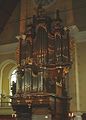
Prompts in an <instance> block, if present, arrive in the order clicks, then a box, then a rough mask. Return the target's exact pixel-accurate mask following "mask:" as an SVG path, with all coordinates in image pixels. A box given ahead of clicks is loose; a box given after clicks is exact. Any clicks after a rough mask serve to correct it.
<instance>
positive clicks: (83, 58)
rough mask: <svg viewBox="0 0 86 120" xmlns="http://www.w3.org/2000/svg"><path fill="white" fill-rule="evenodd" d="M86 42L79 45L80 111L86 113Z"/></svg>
mask: <svg viewBox="0 0 86 120" xmlns="http://www.w3.org/2000/svg"><path fill="white" fill-rule="evenodd" d="M85 51H86V42H81V43H78V44H77V57H78V74H79V94H80V95H79V98H80V110H81V111H83V112H84V111H85V112H86V94H85V93H86V52H85Z"/></svg>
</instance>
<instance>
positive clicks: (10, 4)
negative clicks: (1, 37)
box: [0, 0, 19, 33]
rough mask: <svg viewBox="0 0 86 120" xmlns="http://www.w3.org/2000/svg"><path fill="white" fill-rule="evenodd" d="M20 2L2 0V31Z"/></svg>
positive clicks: (0, 30) (0, 22) (0, 11)
mask: <svg viewBox="0 0 86 120" xmlns="http://www.w3.org/2000/svg"><path fill="white" fill-rule="evenodd" d="M18 2H19V0H0V33H1V32H3V29H4V26H5V25H6V23H7V21H8V19H9V18H10V16H11V15H12V12H13V10H14V9H15V7H16V6H17V4H18Z"/></svg>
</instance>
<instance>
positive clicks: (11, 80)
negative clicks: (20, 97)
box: [10, 69, 17, 96]
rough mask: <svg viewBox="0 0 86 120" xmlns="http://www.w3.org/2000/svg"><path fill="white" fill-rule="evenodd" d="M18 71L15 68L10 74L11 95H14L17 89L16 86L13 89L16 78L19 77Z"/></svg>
mask: <svg viewBox="0 0 86 120" xmlns="http://www.w3.org/2000/svg"><path fill="white" fill-rule="evenodd" d="M16 71H17V69H14V70H13V71H12V73H11V76H10V95H11V96H12V95H13V92H15V89H16V88H14V90H13V85H16V79H17V77H16V75H17V73H16ZM14 87H16V86H14Z"/></svg>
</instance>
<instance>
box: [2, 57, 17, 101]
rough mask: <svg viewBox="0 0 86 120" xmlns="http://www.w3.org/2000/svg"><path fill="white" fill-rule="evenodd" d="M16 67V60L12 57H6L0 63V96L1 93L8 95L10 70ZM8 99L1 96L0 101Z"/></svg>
mask: <svg viewBox="0 0 86 120" xmlns="http://www.w3.org/2000/svg"><path fill="white" fill-rule="evenodd" d="M16 67H17V65H16V61H14V60H12V59H8V60H5V61H3V62H2V63H1V64H0V83H1V84H0V94H1V97H3V95H5V96H8V95H9V85H10V84H9V80H10V75H11V72H12V71H13V70H14V69H15V68H16ZM5 100H6V102H7V101H8V98H5V99H3V98H1V101H2V102H3V101H5Z"/></svg>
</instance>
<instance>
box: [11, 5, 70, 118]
mask: <svg viewBox="0 0 86 120" xmlns="http://www.w3.org/2000/svg"><path fill="white" fill-rule="evenodd" d="M18 39H19V47H18V50H17V61H18V67H17V83H16V94H14V95H13V96H12V107H13V110H14V111H16V115H17V120H32V116H33V115H34V114H35V115H47V114H49V115H50V116H51V117H50V119H51V120H69V118H68V112H69V101H70V97H69V96H68V91H67V81H68V73H69V70H70V67H71V57H70V42H71V41H70V39H69V30H68V29H67V28H64V26H63V25H62V20H61V19H60V17H59V11H58V10H57V11H56V18H54V19H53V18H51V17H50V16H48V15H46V14H45V11H44V9H43V8H42V7H41V6H38V9H37V15H34V16H33V17H32V18H31V20H30V23H28V24H27V26H26V32H25V34H22V35H20V36H19V37H18Z"/></svg>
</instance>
